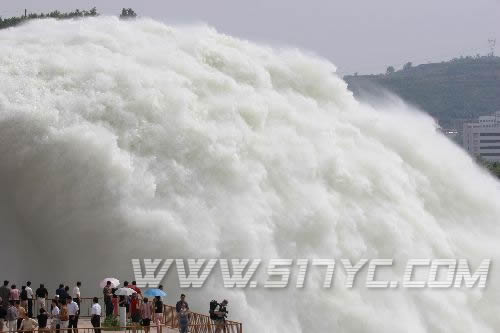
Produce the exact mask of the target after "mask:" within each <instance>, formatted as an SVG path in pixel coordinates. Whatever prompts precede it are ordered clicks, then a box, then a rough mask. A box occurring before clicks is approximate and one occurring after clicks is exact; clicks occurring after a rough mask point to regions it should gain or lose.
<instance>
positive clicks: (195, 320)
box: [33, 297, 243, 333]
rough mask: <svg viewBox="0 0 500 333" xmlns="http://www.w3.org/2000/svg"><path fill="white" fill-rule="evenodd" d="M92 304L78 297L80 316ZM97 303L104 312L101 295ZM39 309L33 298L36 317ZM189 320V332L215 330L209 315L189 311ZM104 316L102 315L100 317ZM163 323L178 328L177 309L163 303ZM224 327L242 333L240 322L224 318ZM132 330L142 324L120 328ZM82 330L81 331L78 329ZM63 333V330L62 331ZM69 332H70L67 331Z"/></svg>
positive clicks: (210, 332) (85, 315) (88, 311)
mask: <svg viewBox="0 0 500 333" xmlns="http://www.w3.org/2000/svg"><path fill="white" fill-rule="evenodd" d="M51 302H52V300H50V299H49V300H46V307H45V310H47V311H48V312H49V313H50V305H51ZM92 304H93V297H82V298H80V318H90V317H91V315H90V314H91V308H92ZM99 304H100V305H101V308H102V311H103V312H104V309H105V306H104V303H103V299H102V297H101V298H99ZM38 310H39V304H38V302H37V301H36V300H34V304H33V314H34V316H35V317H36V315H37V314H38ZM189 316H190V322H189V327H190V332H191V333H213V332H215V330H216V328H217V325H216V324H215V323H214V321H213V320H212V319H210V316H208V315H205V314H201V313H197V312H190V314H189ZM102 318H104V316H103V317H102ZM163 323H164V324H163V325H161V326H160V327H158V328H160V331H161V327H166V328H173V329H177V328H179V318H178V315H177V311H176V309H175V306H171V305H166V304H165V305H163ZM150 327H151V328H153V327H154V328H157V326H154V325H152V326H150ZM224 327H225V328H226V331H225V332H226V333H243V324H242V323H240V322H236V321H232V320H226V321H225V322H224ZM128 328H130V330H134V332H135V331H140V330H141V329H144V327H143V326H126V327H121V328H120V330H121V329H124V330H125V329H128ZM64 330H66V329H60V330H58V332H59V331H64ZM77 330H78V332H77V331H74V333H94V332H93V330H94V329H93V328H81V329H80V328H78V329H77ZM80 330H82V331H80ZM85 330H90V331H85ZM107 330H109V329H108V328H107V327H101V331H107ZM47 331H50V329H45V330H40V332H47ZM64 333H65V332H64ZM69 333H71V332H69Z"/></svg>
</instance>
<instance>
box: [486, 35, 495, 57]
mask: <svg viewBox="0 0 500 333" xmlns="http://www.w3.org/2000/svg"><path fill="white" fill-rule="evenodd" d="M488 44H489V45H490V53H488V56H489V57H494V56H495V46H496V45H497V40H496V39H488Z"/></svg>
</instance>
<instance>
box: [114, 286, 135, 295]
mask: <svg viewBox="0 0 500 333" xmlns="http://www.w3.org/2000/svg"><path fill="white" fill-rule="evenodd" d="M135 293H137V292H136V291H135V290H134V289H130V288H120V289H118V290H116V291H115V295H117V296H130V295H132V294H135Z"/></svg>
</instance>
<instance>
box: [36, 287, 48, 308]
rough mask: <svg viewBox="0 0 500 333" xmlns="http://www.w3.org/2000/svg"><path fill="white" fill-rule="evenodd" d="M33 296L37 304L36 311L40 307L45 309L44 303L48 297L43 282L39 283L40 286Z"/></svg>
mask: <svg viewBox="0 0 500 333" xmlns="http://www.w3.org/2000/svg"><path fill="white" fill-rule="evenodd" d="M35 296H36V302H37V304H38V312H40V309H45V310H47V304H45V301H46V300H47V297H49V291H48V290H47V288H45V286H44V284H43V283H40V287H39V288H38V289H37V290H36V291H35Z"/></svg>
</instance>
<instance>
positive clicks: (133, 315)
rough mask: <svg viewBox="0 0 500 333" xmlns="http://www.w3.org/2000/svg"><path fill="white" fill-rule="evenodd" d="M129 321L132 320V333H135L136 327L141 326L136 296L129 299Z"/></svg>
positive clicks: (133, 295)
mask: <svg viewBox="0 0 500 333" xmlns="http://www.w3.org/2000/svg"><path fill="white" fill-rule="evenodd" d="M130 319H131V320H132V326H133V327H134V328H133V329H132V331H133V332H134V333H135V330H136V327H138V326H139V325H140V324H141V309H140V307H139V300H138V298H137V294H132V296H131V298H130Z"/></svg>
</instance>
